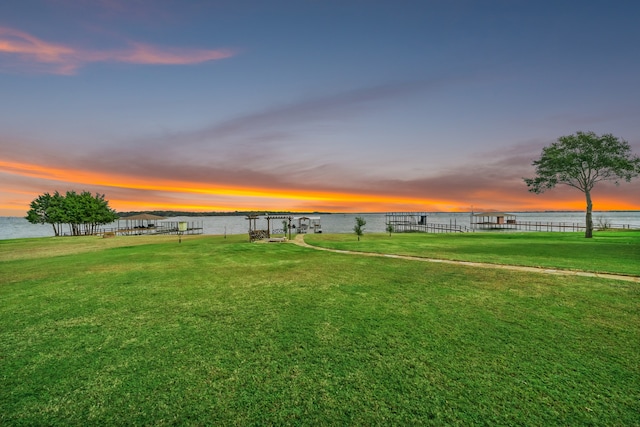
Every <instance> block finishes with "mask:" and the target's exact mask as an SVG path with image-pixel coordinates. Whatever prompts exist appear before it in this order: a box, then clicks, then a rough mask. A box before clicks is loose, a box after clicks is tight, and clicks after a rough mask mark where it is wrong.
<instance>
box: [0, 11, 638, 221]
mask: <svg viewBox="0 0 640 427" xmlns="http://www.w3.org/2000/svg"><path fill="white" fill-rule="evenodd" d="M639 17H640V2H637V1H634V0H629V1H617V0H607V1H583V2H576V1H573V0H572V1H564V0H557V1H556V0H553V1H545V0H539V1H525V0H522V1H521V0H502V1H498V0H486V1H480V0H477V1H471V0H469V1H466V0H451V1H443V0H433V1H431V0H416V1H413V0H406V1H403V0H379V1H374V0H282V1H279V0H274V1H270V0H248V1H243V0H211V1H196V0H193V1H190V0H175V1H170V0H20V1H12V0H9V1H2V2H0V182H1V183H2V185H1V186H0V216H24V215H25V213H26V211H27V210H28V209H29V203H30V202H31V200H33V199H34V198H35V197H37V196H38V195H39V194H42V193H44V192H53V191H56V190H58V191H60V192H63V193H64V192H66V191H67V190H76V191H85V190H86V191H90V192H92V193H100V194H105V196H106V199H107V200H109V201H110V206H111V207H112V208H114V209H116V210H117V211H120V212H124V211H133V210H136V211H138V210H149V211H152V210H179V211H233V210H259V211H278V210H292V211H331V212H385V211H468V210H470V209H471V208H472V207H473V209H474V210H476V211H479V210H490V209H495V210H507V211H524V210H582V209H584V206H585V202H584V196H583V194H582V193H580V192H579V191H577V190H574V189H570V188H568V187H565V188H561V187H558V188H557V189H554V190H551V191H549V192H547V193H544V194H542V195H535V194H533V193H529V192H528V191H527V187H526V185H525V184H524V182H523V180H522V178H523V177H532V176H533V167H532V166H531V162H532V161H533V160H535V159H536V158H537V157H539V155H540V152H541V150H542V147H544V146H545V145H548V144H550V143H551V142H554V141H555V140H556V139H557V138H558V137H559V136H562V135H569V134H573V133H575V132H576V131H594V132H596V133H598V134H602V133H612V134H614V135H616V136H618V137H620V138H622V139H624V140H626V141H628V142H629V143H630V144H631V147H632V149H633V151H634V153H636V154H640V26H639V25H638V22H637V21H638V18H639ZM593 198H594V209H596V210H609V209H611V210H640V180H635V181H633V182H631V183H624V182H623V183H621V184H620V186H617V187H616V186H615V185H613V184H608V183H601V184H598V185H597V186H596V188H595V191H594V193H593Z"/></svg>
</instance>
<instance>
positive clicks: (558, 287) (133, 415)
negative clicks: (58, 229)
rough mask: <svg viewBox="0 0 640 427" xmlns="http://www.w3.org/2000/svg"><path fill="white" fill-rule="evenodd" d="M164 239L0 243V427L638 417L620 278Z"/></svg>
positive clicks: (626, 289)
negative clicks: (551, 273)
mask: <svg viewBox="0 0 640 427" xmlns="http://www.w3.org/2000/svg"><path fill="white" fill-rule="evenodd" d="M478 234H480V233H478ZM557 234H560V233H557ZM173 237H175V236H173ZM173 237H157V236H155V237H117V238H114V239H99V238H93V237H91V238H89V237H87V238H84V237H83V238H57V239H56V238H49V239H24V240H6V241H0V425H51V426H57V425H58V426H75V425H78V426H79V425H82V426H85V425H114V426H115V425H313V426H316V425H420V424H423V425H465V426H467V425H505V426H507V425H508V426H512V425H545V426H547V425H563V426H564V425H619V426H632V425H640V415H639V414H640V339H639V337H640V333H639V331H640V288H639V286H638V284H636V283H630V282H622V281H615V280H602V279H595V278H587V277H576V276H555V275H545V274H534V273H516V272H509V271H503V270H498V269H496V270H493V269H477V268H471V267H462V266H454V265H442V264H431V263H420V262H413V261H407V260H400V259H389V258H372V257H362V256H357V255H348V254H335V253H327V252H322V251H314V250H311V249H306V248H301V247H298V246H295V245H292V244H257V243H254V244H250V243H247V241H246V240H247V239H246V237H245V236H228V238H227V239H224V238H222V237H211V236H197V237H192V236H190V237H185V238H184V239H183V242H182V244H178V243H177V239H174V238H173ZM419 237H423V238H425V240H426V241H430V239H431V237H430V236H427V235H421V236H411V237H410V238H407V239H409V240H411V239H416V240H415V242H418V241H419ZM447 237H450V238H451V243H450V246H451V247H450V248H449V249H447V250H445V249H441V251H442V252H443V253H444V252H448V253H452V252H455V250H454V248H453V247H455V246H456V244H455V242H463V240H457V239H458V238H459V236H440V237H439V239H442V240H441V243H440V244H439V245H440V246H441V247H446V244H445V243H442V242H444V241H445V240H446V238H447ZM307 238H308V239H309V240H310V241H311V240H313V241H314V242H315V243H318V242H319V240H318V239H317V236H308V237H307ZM403 238H404V236H399V235H394V236H392V237H391V238H390V239H389V238H388V236H387V237H386V238H383V237H382V236H370V235H367V234H365V236H364V238H363V240H362V241H361V242H360V245H358V242H348V241H347V240H349V239H352V240H355V235H351V236H349V235H344V236H330V235H328V236H322V239H323V240H324V241H325V242H333V243H325V244H332V245H334V244H335V245H342V244H344V245H347V246H350V245H351V246H350V247H349V249H353V248H359V249H363V248H367V250H374V251H376V250H377V251H383V252H388V251H389V249H390V248H391V247H390V246H388V244H387V243H385V242H387V241H391V242H393V245H398V246H396V250H398V251H399V252H402V251H403V250H404V249H403V244H402V243H398V242H400V241H402V239H403ZM502 238H503V237H502V236H501V237H500V238H499V239H502ZM529 238H530V237H520V238H519V237H518V236H516V235H514V236H512V237H511V240H510V241H511V243H512V244H513V245H514V247H518V248H519V249H518V250H517V251H516V250H515V249H514V250H512V251H508V250H507V249H502V250H501V252H500V254H505V256H506V254H508V253H509V252H512V254H511V256H516V253H517V252H520V256H522V257H523V256H524V253H523V252H525V251H526V247H527V246H528V245H529V244H530V243H529V241H528V240H527V239H529ZM341 239H344V240H345V242H344V243H341V242H340V240H341ZM519 239H522V240H524V242H523V241H521V240H519ZM611 239H612V240H615V239H616V237H614V236H612V237H611ZM623 239H625V238H623ZM573 241H576V242H577V241H578V239H573V240H572V239H571V238H568V240H567V244H572V243H571V242H573ZM376 242H377V243H376ZM477 242H480V243H478V244H477V245H476V246H477V247H476V250H475V252H476V254H475V255H474V256H475V257H478V258H482V252H483V250H484V251H486V253H485V258H492V257H493V256H494V255H495V252H494V251H495V250H497V249H495V248H496V247H500V245H508V243H507V241H506V240H505V241H504V242H503V243H500V244H498V243H494V244H493V245H492V244H488V240H482V239H478V240H477ZM352 243H353V244H352ZM575 244H576V245H578V247H581V248H584V247H586V246H588V245H590V244H591V243H585V244H584V245H583V244H581V243H575ZM625 244H626V243H625ZM593 245H599V246H598V247H599V248H601V249H600V251H599V252H598V253H599V256H600V257H601V258H602V259H608V258H617V257H618V256H619V253H620V252H619V251H620V248H619V247H618V245H613V246H610V245H607V244H605V243H601V242H599V241H598V240H594V242H593ZM621 245H622V244H621ZM409 246H411V245H406V247H409ZM472 246H473V242H466V243H465V244H464V245H461V247H462V248H464V247H467V249H465V250H464V251H463V252H466V253H472V252H473V251H472V248H471V247H472ZM628 246H629V250H630V251H631V253H635V254H637V253H638V252H637V251H638V249H637V246H638V242H637V240H633V238H631V241H629V242H628ZM406 247H405V249H406ZM490 248H494V249H492V250H490ZM609 251H612V253H609ZM623 252H624V251H623ZM571 253H575V252H571ZM423 255H426V254H423ZM530 257H531V258H532V259H534V260H535V259H537V258H542V257H541V255H540V253H539V252H537V251H532V253H531V255H530ZM571 259H573V260H574V261H572V262H575V263H577V264H575V265H579V264H580V263H581V262H583V261H581V260H580V259H581V255H576V256H571V255H570V254H565V256H564V257H563V261H562V262H563V264H564V263H565V262H566V263H569V261H567V260H571ZM536 262H537V261H536ZM636 262H637V258H636ZM571 265H574V264H571ZM615 268H618V267H615ZM635 268H636V270H637V266H636V267H635ZM614 271H617V270H614Z"/></svg>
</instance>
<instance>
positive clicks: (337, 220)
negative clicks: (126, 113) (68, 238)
mask: <svg viewBox="0 0 640 427" xmlns="http://www.w3.org/2000/svg"><path fill="white" fill-rule="evenodd" d="M511 213H513V214H515V215H517V219H518V221H544V222H566V223H579V224H584V212H577V211H571V212H511ZM293 215H294V216H295V215H296V214H293ZM427 215H428V217H427V221H428V222H429V223H438V224H457V225H462V226H467V227H469V226H470V222H471V221H470V218H471V216H470V213H469V212H432V213H427ZM310 216H319V217H320V219H321V224H322V230H323V232H324V233H351V232H353V226H354V225H355V218H356V217H357V216H360V217H363V218H364V219H365V220H366V221H367V224H366V226H365V230H364V231H365V233H367V232H369V233H381V232H384V231H385V227H386V226H385V214H384V213H367V214H351V213H350V214H345V213H334V214H319V215H310ZM166 220H167V221H188V222H192V221H198V222H199V223H201V224H202V228H203V232H204V234H218V235H221V234H225V233H226V234H242V233H246V232H247V230H248V227H249V225H248V221H247V220H246V219H245V217H244V216H202V217H186V216H185V217H172V218H167V219H166ZM600 220H603V221H606V222H608V223H611V224H628V225H631V226H634V227H636V228H638V227H640V211H603V212H594V213H593V221H594V224H596V225H597V224H598V222H599V221H600ZM159 222H162V221H159ZM266 223H267V221H266V220H264V219H261V220H258V222H257V226H258V228H266V227H267V225H266ZM116 225H117V224H113V225H108V226H106V227H115V226H116ZM271 226H272V228H282V227H281V223H280V221H278V220H276V221H272V224H271ZM63 230H64V229H63ZM64 231H67V230H64ZM50 236H53V229H52V227H51V226H50V225H48V224H44V225H38V224H30V223H29V222H28V221H27V220H26V219H24V218H18V217H0V240H4V239H18V238H26V237H50Z"/></svg>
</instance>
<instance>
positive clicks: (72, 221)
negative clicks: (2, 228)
mask: <svg viewBox="0 0 640 427" xmlns="http://www.w3.org/2000/svg"><path fill="white" fill-rule="evenodd" d="M26 219H27V220H28V221H29V222H30V223H32V224H51V226H52V227H53V232H54V234H55V235H56V236H59V235H60V234H61V233H62V226H63V224H67V225H68V226H69V232H70V234H71V235H73V236H79V235H83V234H85V235H87V234H94V233H96V232H97V231H98V226H100V225H104V224H110V223H112V222H114V221H115V220H117V219H118V215H117V214H116V212H115V211H114V210H113V209H111V208H110V207H109V202H108V201H107V200H106V199H105V196H104V194H97V193H96V195H95V196H92V195H91V193H89V192H88V191H83V192H82V193H80V194H78V193H76V192H75V191H67V193H66V195H64V196H63V195H61V194H60V193H59V192H57V191H56V192H55V193H53V195H51V194H49V193H44V194H41V195H39V196H38V197H36V198H35V199H34V200H33V201H32V202H31V204H30V209H29V211H28V212H27V216H26Z"/></svg>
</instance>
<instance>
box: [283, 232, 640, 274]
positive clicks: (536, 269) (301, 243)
mask: <svg viewBox="0 0 640 427" xmlns="http://www.w3.org/2000/svg"><path fill="white" fill-rule="evenodd" d="M291 242H292V243H294V244H296V245H298V246H302V247H305V248H309V249H315V250H317V251H326V252H335V253H339V254H350V255H361V256H371V257H382V258H396V259H406V260H410V261H422V262H435V263H440V264H454V265H464V266H468V267H478V268H497V269H500V270H511V271H525V272H529V273H544V274H557V275H562V276H582V277H598V278H601V279H611V280H624V281H627V282H635V283H640V277H638V276H625V275H622V274H608V273H590V272H587V271H571V270H555V269H550V268H541V267H524V266H519V265H503V264H491V263H486V262H471V261H452V260H447V259H436V258H424V257H417V256H408V255H393V254H377V253H372V252H358V251H343V250H338V249H329V248H322V247H320V246H311V245H310V244H308V243H307V242H305V241H304V234H297V235H296V237H295V239H293V240H292V241H291Z"/></svg>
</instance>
